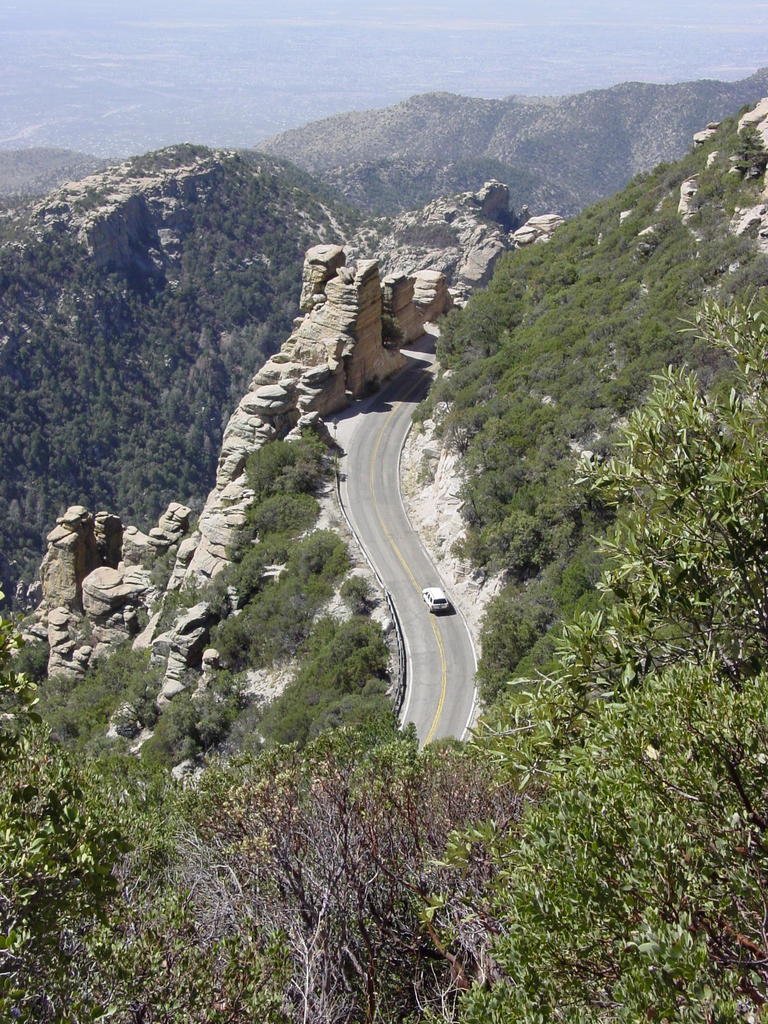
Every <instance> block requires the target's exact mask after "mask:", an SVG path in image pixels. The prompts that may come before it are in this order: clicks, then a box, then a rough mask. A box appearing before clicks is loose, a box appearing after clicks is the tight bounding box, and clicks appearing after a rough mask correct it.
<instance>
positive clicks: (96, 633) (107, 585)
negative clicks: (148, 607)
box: [83, 566, 157, 660]
mask: <svg viewBox="0 0 768 1024" xmlns="http://www.w3.org/2000/svg"><path fill="white" fill-rule="evenodd" d="M151 590H152V584H151V581H150V578H149V574H148V573H146V572H142V571H140V570H135V569H134V570H131V571H128V572H126V571H125V570H124V569H123V568H120V569H111V568H110V567H109V566H102V567H101V568H99V569H94V570H93V572H92V573H90V575H88V576H86V578H85V580H84V581H83V610H84V612H85V615H86V618H87V619H88V621H89V623H90V625H91V646H92V648H93V650H92V654H91V658H92V659H94V660H96V659H98V658H101V657H103V656H104V655H106V654H109V653H110V651H112V650H114V648H115V647H119V646H120V645H121V644H123V643H125V642H126V641H127V640H130V639H131V637H133V636H135V635H136V633H138V631H139V616H138V608H139V606H140V605H141V604H143V603H144V602H143V601H142V598H144V597H145V596H146V595H147V594H148V593H149V592H150V591H151ZM155 596H157V595H155Z"/></svg>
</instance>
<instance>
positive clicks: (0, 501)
mask: <svg viewBox="0 0 768 1024" xmlns="http://www.w3.org/2000/svg"><path fill="white" fill-rule="evenodd" d="M335 216H341V217H342V218H343V214H340V213H339V211H338V210H337V211H336V215H334V213H333V212H332V210H331V207H330V206H329V205H328V203H327V202H326V201H325V200H321V199H320V198H319V197H318V196H317V195H316V194H313V193H312V191H310V186H309V184H308V179H306V178H305V177H304V176H303V175H302V174H301V172H297V171H289V170H288V169H286V168H285V167H283V166H282V165H280V164H278V163H277V162H275V161H273V160H271V159H269V158H258V157H256V156H251V157H243V156H238V155H235V154H233V153H216V152H212V151H209V150H205V149H201V148H199V147H198V148H194V147H188V146H187V147H185V146H180V147H175V148H173V149H170V150H164V151H162V152H161V153H157V154H148V155H147V156H145V157H141V158H136V159H135V160H132V161H129V162H128V163H127V164H124V165H121V166H120V167H118V168H115V169H112V170H111V171H108V172H105V173H104V174H99V175H95V176H93V177H91V178H88V179H85V181H84V182H83V183H80V184H78V185H73V186H71V187H69V188H64V189H63V190H61V191H60V192H57V193H54V194H53V196H51V197H49V198H48V199H46V200H44V201H43V202H42V203H40V204H39V205H38V206H37V207H35V208H34V209H33V210H32V211H31V212H28V213H26V214H25V215H24V216H23V217H16V218H10V219H8V220H5V221H4V222H3V224H2V228H0V232H1V235H0V371H1V373H0V379H1V380H2V385H1V386H2V394H1V399H0V400H1V401H2V406H3V417H2V426H1V427H0V450H1V451H2V463H1V464H0V480H1V481H2V482H0V552H1V553H0V578H1V579H2V580H3V582H4V586H5V589H6V591H7V592H8V593H9V594H12V593H13V586H14V584H15V581H16V580H17V579H18V578H19V576H21V575H26V577H27V579H29V578H31V576H32V573H33V571H34V568H35V567H36V563H37V562H38V561H39V557H40V553H41V550H42V546H43V539H44V537H45V534H46V532H47V531H48V530H50V529H51V527H52V525H53V522H54V520H55V517H56V515H57V514H58V513H59V512H60V511H61V510H62V509H63V508H65V507H66V506H67V505H71V504H72V503H73V502H82V503H84V504H86V505H88V506H89V507H92V508H94V507H96V508H98V507H107V508H109V509H110V510H114V511H118V512H120V514H121V515H123V516H124V517H128V518H130V519H134V520H138V521H139V522H144V523H146V522H147V521H148V520H151V519H153V518H155V517H156V516H157V515H158V512H159V511H160V510H161V508H162V507H164V506H165V505H166V504H167V503H168V501H170V500H171V499H179V498H181V499H188V500H189V501H190V503H191V504H193V505H197V504H199V502H200V501H201V500H202V496H203V495H204V494H205V492H206V490H207V489H208V487H209V484H210V481H211V479H212V471H213V467H214V466H215V461H216V458H217V455H218V448H219V442H220V438H221V431H222V427H223V423H224V422H226V417H227V415H228V412H229V411H230V410H231V407H232V405H233V404H234V402H235V401H236V400H237V398H238V397H239V395H240V394H241V393H242V391H243V390H244V389H245V384H246V383H247V381H248V380H249V378H250V376H251V374H252V372H253V370H254V369H255V368H256V367H257V366H258V365H259V364H260V363H261V362H263V360H264V357H265V353H267V354H268V353H271V352H272V351H274V350H275V349H276V347H277V346H278V345H279V344H280V343H281V341H282V340H283V338H284V337H285V336H286V334H287V333H288V330H289V328H290V324H291V320H292V317H293V316H294V314H295V310H296V296H297V295H298V294H299V287H300V279H301V266H302V259H303V254H304V250H305V249H306V248H307V246H308V245H310V244H314V243H316V242H317V241H318V240H322V238H324V237H325V238H328V239H330V238H331V237H334V236H335V234H336V231H337V224H338V221H337V220H336V219H335Z"/></svg>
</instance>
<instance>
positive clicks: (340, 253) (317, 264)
mask: <svg viewBox="0 0 768 1024" xmlns="http://www.w3.org/2000/svg"><path fill="white" fill-rule="evenodd" d="M345 262H346V255H345V253H344V250H343V249H342V247H341V246H340V245H316V246H314V247H313V248H312V249H308V250H307V254H306V256H305V258H304V270H303V273H302V279H301V301H300V303H299V308H300V309H302V310H303V311H304V312H305V313H308V312H309V311H310V310H311V309H313V308H314V307H315V306H316V305H317V304H318V301H319V300H321V299H324V297H325V286H326V284H327V282H328V281H330V279H331V278H332V277H335V276H336V272H337V271H338V270H339V268H340V267H343V266H344V263H345Z"/></svg>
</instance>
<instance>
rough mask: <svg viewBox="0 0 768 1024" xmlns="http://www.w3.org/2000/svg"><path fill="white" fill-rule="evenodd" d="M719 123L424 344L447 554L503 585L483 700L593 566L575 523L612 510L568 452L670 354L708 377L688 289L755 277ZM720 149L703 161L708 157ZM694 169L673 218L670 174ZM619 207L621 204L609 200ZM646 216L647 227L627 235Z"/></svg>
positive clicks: (740, 141) (503, 270)
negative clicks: (686, 208)
mask: <svg viewBox="0 0 768 1024" xmlns="http://www.w3.org/2000/svg"><path fill="white" fill-rule="evenodd" d="M734 129H735V126H734V123H733V122H729V123H728V124H726V125H724V127H723V128H722V129H721V132H720V134H719V135H718V137H717V138H716V139H715V140H713V141H712V142H711V143H709V145H708V146H705V147H702V148H700V149H697V150H696V151H695V152H694V153H692V154H691V155H690V156H689V157H688V158H687V159H686V160H684V161H682V162H681V163H679V164H676V165H674V166H673V167H666V166H662V167H659V168H657V170H655V171H654V172H653V173H652V174H650V175H647V176H644V177H641V178H639V179H637V180H636V181H635V182H633V183H632V185H630V186H629V188H627V189H625V190H624V191H623V192H621V193H620V194H619V195H617V196H615V197H614V198H612V199H610V200H606V201H605V202H603V203H600V204H598V205H597V206H595V207H593V208H591V209H590V210H588V211H586V212H585V213H584V214H582V215H581V216H579V217H577V218H575V219H574V220H573V221H571V222H569V223H567V224H565V225H564V226H563V227H561V228H559V229H558V231H557V232H556V233H555V235H554V237H553V238H552V240H551V241H550V243H549V244H548V245H546V246H533V247H530V248H529V249H527V250H522V251H520V252H516V253H513V254H510V255H508V256H507V257H505V258H504V259H503V260H502V262H501V264H500V265H499V267H498V269H497V271H496V274H495V276H494V279H493V281H492V283H491V285H490V286H489V288H488V289H487V290H486V291H485V292H483V293H481V294H479V295H477V296H476V297H474V298H473V299H472V301H471V302H470V303H469V305H468V306H467V308H466V309H465V310H464V311H461V312H458V313H455V314H452V315H451V316H450V317H449V318H448V319H447V322H446V324H445V327H444V330H443V334H442V338H441V340H440V344H439V354H440V359H441V361H442V362H443V364H444V365H445V367H446V368H447V369H450V370H451V371H452V372H451V374H450V376H448V377H447V378H446V379H444V380H443V381H442V382H441V383H440V384H439V386H438V387H437V388H436V389H435V391H434V393H433V395H432V396H431V398H430V404H429V406H428V408H431V409H438V411H439V410H440V409H441V408H444V407H443V406H441V405H440V404H439V403H442V402H446V403H448V407H447V410H446V411H445V412H444V413H443V414H442V415H441V418H440V429H441V431H442V434H443V437H444V438H445V439H446V440H447V441H448V442H449V443H450V444H451V445H452V446H453V447H454V448H455V449H456V450H457V451H459V452H460V453H461V454H462V455H463V457H464V464H465V466H466V468H467V470H468V479H467V483H466V486H465V487H464V499H465V506H464V510H465V518H466V522H467V527H468V534H467V539H466V541H465V542H464V544H463V547H462V553H463V554H464V555H466V556H467V557H468V558H469V559H470V560H471V561H473V562H474V563H475V564H477V565H480V566H482V567H484V568H485V569H486V570H487V571H488V572H490V573H498V572H500V573H502V574H503V576H504V578H505V581H506V583H507V588H508V589H507V590H506V592H505V593H504V594H503V595H502V597H501V598H500V599H499V602H498V603H497V604H496V606H495V607H493V608H492V609H491V611H490V613H489V615H488V617H487V619H486V624H485V630H484V636H483V652H484V655H483V660H482V664H481V667H480V677H481V681H482V684H483V687H484V693H485V696H486V697H487V698H493V697H494V696H495V695H496V694H497V693H498V692H499V688H500V687H501V686H502V685H503V684H504V683H505V681H507V680H508V679H510V678H511V677H512V676H514V675H515V674H520V673H522V674H524V673H526V672H530V671H531V670H532V668H535V667H543V668H546V667H547V666H548V665H549V664H550V663H551V656H552V640H551V637H548V636H547V635H546V634H547V631H548V629H549V628H550V627H551V626H552V625H553V624H556V623H557V622H558V621H559V620H560V619H561V618H562V616H564V615H568V614H570V613H571V612H572V611H573V610H575V609H576V608H577V607H580V606H582V605H585V604H586V605H589V603H590V602H591V601H592V598H591V597H590V596H589V591H590V590H591V588H592V586H593V585H594V582H595V579H596V577H597V572H598V569H599V566H598V560H597V559H596V557H595V553H594V545H593V544H592V543H591V541H590V539H589V538H590V537H591V536H592V535H593V534H595V533H596V532H600V531H601V530H602V529H603V528H604V526H605V524H606V522H607V520H608V519H609V518H610V516H609V515H608V514H607V513H606V510H605V509H604V507H603V506H602V505H601V504H600V503H599V502H598V501H596V500H595V499H594V498H593V497H590V496H589V495H588V494H587V493H586V490H585V488H584V487H583V485H581V484H579V483H578V482H575V478H576V476H577V474H576V472H575V469H576V463H577V461H578V454H579V451H581V450H584V449H586V450H590V451H593V452H595V453H596V454H597V455H600V454H602V453H605V452H606V451H607V450H609V448H610V444H611V440H612V435H613V433H614V430H615V426H616V424H617V423H619V422H621V420H622V419H623V418H624V417H625V416H626V415H627V414H628V413H629V412H630V411H631V409H632V408H634V407H635V405H636V404H637V403H638V402H639V401H641V400H642V398H643V396H644V395H645V394H647V391H648V389H649V386H650V378H651V375H652V374H654V373H657V372H659V371H660V370H661V369H663V367H664V366H666V365H667V364H668V363H673V364H675V365H680V364H682V363H683V362H684V361H687V362H689V363H690V364H692V365H695V366H697V367H699V368H700V369H701V372H702V374H703V379H704V381H705V382H707V383H708V382H710V381H711V380H712V379H713V377H714V376H716V374H717V372H718V368H719V367H720V366H721V364H722V362H723V358H722V356H719V355H717V353H714V354H713V350H712V348H711V347H709V346H704V345H703V344H702V343H701V342H700V341H698V340H697V339H696V337H695V335H693V334H691V333H690V332H688V333H686V332H685V330H684V327H685V324H684V322H683V321H684V320H690V319H691V318H692V317H693V316H694V313H695V309H696V307H697V306H698V304H699V302H700V298H701V296H702V294H703V293H704V292H707V291H708V292H711V293H714V294H717V295H720V296H721V297H723V298H724V299H728V298H729V297H732V296H733V295H738V294H741V293H743V292H749V291H750V290H752V289H753V288H754V287H756V286H759V285H761V284H763V283H765V281H766V279H768V260H766V258H765V256H762V255H760V254H759V253H758V251H757V249H756V247H755V245H754V242H753V240H752V239H751V238H748V237H746V236H745V237H741V238H737V237H734V236H732V235H730V234H729V233H728V231H727V225H728V221H729V220H730V217H731V215H732V213H733V210H734V208H735V206H736V205H742V206H748V205H751V204H754V203H755V202H756V201H757V199H758V196H759V190H760V182H759V179H756V178H755V177H754V176H753V175H752V173H751V172H750V171H747V170H745V174H744V176H743V177H742V175H740V174H729V173H728V172H729V171H730V169H731V162H730V157H731V156H732V155H733V156H734V158H735V159H737V160H741V161H742V163H743V165H744V167H745V168H746V167H747V165H749V166H752V165H753V163H754V160H753V159H752V158H750V157H749V154H748V153H747V150H748V149H749V145H748V140H747V139H744V138H739V137H738V136H737V135H736V132H735V130H734ZM715 149H717V151H718V156H717V157H716V159H715V160H714V163H712V164H711V166H709V167H707V166H706V163H707V157H708V155H709V153H710V152H712V151H714V150H715ZM693 173H698V174H699V185H700V188H699V193H698V196H697V198H696V209H695V210H694V212H693V215H692V218H691V220H690V223H689V224H688V225H686V224H683V223H682V220H681V218H680V216H679V215H678V212H677V205H678V201H679V187H680V184H681V182H682V181H683V180H684V179H686V178H688V177H690V176H691V175H692V174H693ZM625 211H626V212H628V215H627V216H624V217H623V218H622V217H620V214H622V212H625ZM648 227H653V232H652V233H651V234H649V235H648V234H647V235H642V236H641V235H640V232H641V231H644V230H645V229H646V228H648Z"/></svg>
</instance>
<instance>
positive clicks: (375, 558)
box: [335, 335, 475, 744]
mask: <svg viewBox="0 0 768 1024" xmlns="http://www.w3.org/2000/svg"><path fill="white" fill-rule="evenodd" d="M433 345H434V339H433V338H431V337H430V336H429V335H425V337H424V338H423V339H421V341H420V342H418V343H417V344H416V346H415V347H413V348H410V349H407V350H404V354H405V355H406V357H407V359H408V363H407V365H406V367H405V369H403V370H402V371H401V372H400V373H399V374H397V376H395V377H393V378H392V379H391V380H390V381H389V382H388V383H387V384H386V385H385V386H384V387H383V388H382V390H381V391H380V392H379V393H378V394H376V395H375V396H374V397H373V398H371V399H368V400H367V401H365V402H360V403H357V404H356V405H354V406H353V407H352V408H351V409H349V410H346V411H345V412H344V413H342V414H341V415H340V416H339V417H338V418H337V420H336V426H335V431H336V437H337V440H338V442H339V444H340V445H341V447H342V449H343V450H344V451H345V453H346V454H345V456H344V457H343V459H342V463H341V496H342V501H343V502H344V505H345V507H346V510H347V514H348V516H349V519H350V521H351V523H352V526H353V528H354V530H355V533H356V534H357V536H358V539H359V540H360V542H361V543H362V545H363V547H364V548H365V550H366V552H367V554H368V557H369V558H370V560H371V561H372V562H373V564H374V565H375V566H376V569H377V570H378V572H379V575H380V576H381V578H382V579H383V581H384V584H385V586H386V587H387V589H388V590H389V591H390V594H391V595H392V599H393V601H394V604H395V608H396V609H397V614H398V617H399V619H400V623H401V625H402V629H403V634H404V638H405V647H406V658H407V662H408V673H407V676H408V688H407V691H406V697H405V702H404V704H403V710H402V714H401V719H402V722H403V724H405V723H408V722H413V723H414V725H415V726H416V731H417V734H418V736H419V739H420V740H421V742H422V743H425V744H426V743H430V742H431V741H432V740H435V739H439V738H441V737H447V736H455V737H462V736H463V735H464V734H465V732H466V731H467V727H468V725H469V724H470V721H471V718H472V714H473V709H474V700H475V682H474V677H475V656H474V649H473V646H472V640H471V638H470V635H469V630H468V629H467V626H466V623H465V622H464V619H463V617H462V616H461V615H460V614H459V613H458V612H457V611H452V612H451V613H450V614H443V615H439V616H437V615H432V614H430V612H429V611H428V610H427V607H426V605H425V604H424V602H423V600H422V597H421V591H422V588H423V587H427V586H443V584H442V581H441V579H440V576H439V574H438V572H437V569H436V568H435V566H434V565H433V563H432V561H431V559H430V557H429V555H428V554H427V551H426V550H425V548H424V545H423V544H422V542H421V540H420V538H419V536H418V534H417V533H416V532H415V531H414V530H413V528H412V527H411V524H410V522H409V520H408V517H407V515H406V513H405V508H404V507H403V502H402V499H401V496H400V452H401V450H402V446H403V442H404V440H405V437H406V434H407V432H408V427H409V425H410V422H411V417H412V415H413V410H414V408H415V406H416V405H417V404H418V403H419V402H420V401H421V400H422V399H423V398H424V396H425V395H426V393H427V391H428V390H429V386H430V384H431V382H432V378H433V364H434V355H432V354H431V352H430V351H429V349H430V348H433ZM443 589H444V590H446V593H447V594H448V597H449V598H450V597H451V594H450V591H449V590H448V588H447V587H445V586H443Z"/></svg>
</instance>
